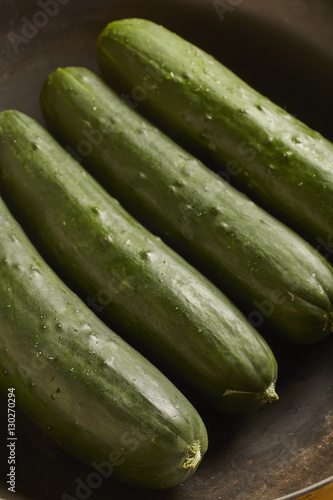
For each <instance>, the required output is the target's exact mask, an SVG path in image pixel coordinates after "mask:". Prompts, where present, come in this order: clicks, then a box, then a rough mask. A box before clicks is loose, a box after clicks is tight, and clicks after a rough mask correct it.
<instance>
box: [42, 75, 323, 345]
mask: <svg viewBox="0 0 333 500" xmlns="http://www.w3.org/2000/svg"><path fill="white" fill-rule="evenodd" d="M41 102H42V108H43V112H44V116H45V118H46V121H47V123H48V124H49V125H50V127H51V128H52V129H53V130H55V131H56V132H57V133H58V134H62V137H63V139H64V140H65V141H66V144H71V146H72V148H73V149H74V150H75V151H76V152H78V153H81V154H82V153H83V156H84V158H85V159H86V160H88V161H89V162H90V163H91V165H92V167H91V169H92V171H93V172H95V174H96V175H97V176H98V177H99V178H100V179H101V180H102V181H103V184H104V185H105V186H108V187H109V189H110V192H112V193H113V194H115V196H117V198H118V199H119V200H120V201H121V202H122V203H124V205H126V208H128V209H129V210H130V211H131V212H132V213H134V214H135V216H136V217H137V218H140V221H141V222H143V223H144V224H145V225H146V226H149V228H150V229H151V230H152V231H153V232H154V233H157V234H158V235H159V236H160V237H162V238H163V239H164V240H165V241H166V242H167V243H168V244H169V245H171V246H173V247H174V248H175V249H176V250H177V251H178V252H179V253H182V254H183V256H184V257H186V259H187V260H189V261H191V262H192V264H195V265H196V266H197V267H198V268H200V270H201V271H204V272H205V273H207V275H208V276H209V277H210V278H211V279H212V280H214V281H215V283H216V284H217V285H218V286H219V287H220V288H221V289H222V290H223V292H224V293H226V294H227V295H229V296H230V297H231V299H232V300H233V301H235V302H236V303H237V305H239V306H240V307H242V309H243V311H244V312H245V313H246V314H247V316H248V319H249V321H250V322H251V323H252V324H253V326H256V327H260V326H263V327H266V330H267V332H268V333H271V332H272V333H273V332H274V333H275V334H276V335H279V336H280V337H281V338H282V339H284V340H287V341H290V342H295V343H311V342H316V341H319V340H321V339H323V338H325V337H326V336H327V335H329V334H330V333H331V332H332V328H333V312H332V311H333V308H332V304H333V273H332V268H331V266H330V265H329V264H328V263H327V261H325V260H324V258H323V257H322V256H321V255H320V254H319V253H318V252H317V251H316V250H315V249H313V248H312V247H311V246H310V245H309V244H308V243H307V242H305V241H304V240H303V239H301V238H300V237H299V236H298V235H297V234H296V233H294V232H293V231H292V230H290V229H289V228H288V227H286V226H284V225H283V224H282V223H280V222H279V221H278V220H276V219H275V218H273V217H272V216H270V215H269V214H268V213H266V212H265V211H264V210H263V209H261V208H259V207H258V206H257V205H255V204H254V203H253V202H252V201H250V200H249V199H248V198H247V197H246V196H245V195H243V194H242V193H240V192H238V191H236V190H235V189H234V188H233V187H231V186H230V185H229V184H228V183H227V182H225V181H224V180H223V179H221V178H219V176H218V175H217V174H215V173H213V172H212V171H211V170H210V169H208V168H207V167H205V166H204V165H203V164H202V163H200V162H199V161H198V160H196V159H195V158H194V157H193V156H191V155H190V154H189V153H187V152H186V151H185V150H183V149H182V148H181V147H180V146H178V145H177V144H175V143H174V142H172V141H171V139H169V138H168V137H167V136H165V135H164V134H163V133H162V132H160V131H159V130H158V129H156V128H155V127H153V126H152V125H151V124H149V122H147V121H146V120H145V119H143V118H142V117H140V115H139V114H137V113H136V112H135V111H134V110H132V109H130V108H128V106H126V104H124V103H123V102H122V100H121V99H120V98H119V97H118V96H117V95H116V94H114V93H113V92H112V91H111V90H110V89H109V88H108V87H107V86H106V84H105V83H104V82H103V81H102V80H101V79H100V78H99V77H98V76H97V75H94V74H93V73H91V72H90V71H89V70H87V69H84V68H65V69H58V70H57V71H55V72H54V73H52V74H51V75H50V76H49V78H48V79H47V82H46V84H45V86H44V88H43V90H42V94H41ZM68 113H70V116H71V118H70V119H69V118H68ZM88 140H89V141H88ZM85 153H89V154H85Z"/></svg>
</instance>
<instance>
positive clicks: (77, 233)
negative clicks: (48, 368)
mask: <svg viewBox="0 0 333 500" xmlns="http://www.w3.org/2000/svg"><path fill="white" fill-rule="evenodd" d="M69 116H70V115H69ZM0 134H1V136H2V138H3V139H2V142H1V143H0V178H1V187H2V189H3V191H4V192H6V199H7V200H8V201H9V202H10V206H11V207H13V208H12V209H13V210H15V213H17V214H19V215H18V217H20V221H22V223H23V224H25V227H28V226H29V227H30V231H31V232H30V234H31V237H32V238H33V239H34V241H35V242H36V245H38V247H39V248H43V252H44V253H45V256H47V259H48V260H49V261H50V263H51V262H52V265H54V266H57V268H59V269H60V268H61V272H62V273H63V274H64V275H66V276H67V278H68V279H71V280H73V282H75V284H76V285H77V287H78V288H77V289H78V290H80V294H81V293H82V295H83V294H84V295H85V297H86V302H87V303H88V304H89V306H90V307H91V308H92V309H94V310H95V311H96V312H98V313H101V314H102V313H103V317H105V318H106V320H107V321H108V322H110V325H111V326H112V327H115V328H116V329H117V331H121V332H124V335H126V339H127V340H129V341H130V342H131V343H132V342H133V345H135V347H138V348H140V350H141V349H144V350H145V354H146V352H147V353H148V355H149V357H150V359H151V360H153V361H154V362H156V363H158V366H159V367H160V368H161V369H163V370H167V372H168V375H169V374H171V376H172V377H175V378H177V381H178V379H179V380H180V381H181V383H184V384H186V386H188V387H190V388H191V391H192V389H193V393H195V394H198V397H199V395H200V399H202V400H203V399H205V398H207V401H209V402H210V403H211V404H212V405H215V406H216V407H217V408H219V409H221V410H223V411H227V412H234V413H239V412H245V411H250V410H254V409H257V408H259V407H260V406H261V405H262V404H263V403H264V402H265V401H268V400H274V399H276V398H277V396H276V393H275V390H274V386H275V382H276V377H277V364H276V360H275V357H274V355H273V353H272V351H271V349H270V347H269V346H268V344H267V342H266V341H265V340H264V339H263V338H262V337H261V336H260V335H259V333H258V332H257V331H256V330H255V329H254V328H253V327H252V326H251V325H250V323H248V321H247V320H246V319H245V318H244V316H243V315H242V314H241V313H240V312H239V311H238V309H236V307H235V306H233V304H232V303H231V302H230V301H229V300H228V299H227V298H226V297H225V296H224V295H223V294H222V293H221V292H220V291H219V290H218V289H217V288H216V287H215V286H214V285H213V284H212V283H211V282H210V281H209V280H208V279H206V278H205V277H204V276H203V275H201V274H200V273H199V272H198V271H197V270H196V269H194V268H193V267H192V266H191V265H190V264H188V263H187V262H186V261H185V260H184V259H183V258H181V257H180V256H179V255H178V254H177V253H175V252H174V251H173V250H171V249H170V248H169V247H168V246H167V245H166V244H165V243H163V241H162V240H161V239H160V238H158V237H156V236H154V235H153V234H151V233H150V232H149V231H148V230H147V229H145V228H144V227H143V226H141V225H140V224H139V222H137V221H136V220H135V219H134V218H133V217H132V216H131V215H129V214H128V212H126V211H125V210H124V209H123V208H122V207H121V206H120V204H119V202H118V201H117V200H116V199H114V198H112V197H111V196H110V195H109V194H108V193H107V192H106V191H105V190H104V189H103V188H102V186H101V185H100V184H98V183H97V182H96V181H95V180H94V179H93V178H92V177H91V176H90V175H89V174H88V173H87V172H86V171H85V170H84V168H83V167H81V165H80V164H79V163H78V162H76V161H75V160H74V159H73V158H72V157H71V156H70V155H69V154H68V153H67V152H66V151H65V150H64V149H63V148H62V147H61V146H59V144H58V143H57V142H56V141H55V140H54V139H52V137H51V136H50V135H49V133H48V132H46V130H44V129H43V127H42V126H40V125H39V124H38V123H37V122H35V121H34V120H33V119H31V118H30V117H28V116H26V115H24V114H22V113H20V112H16V111H10V110H9V111H4V112H2V113H0ZM37 242H38V243H37ZM177 383H178V382H177Z"/></svg>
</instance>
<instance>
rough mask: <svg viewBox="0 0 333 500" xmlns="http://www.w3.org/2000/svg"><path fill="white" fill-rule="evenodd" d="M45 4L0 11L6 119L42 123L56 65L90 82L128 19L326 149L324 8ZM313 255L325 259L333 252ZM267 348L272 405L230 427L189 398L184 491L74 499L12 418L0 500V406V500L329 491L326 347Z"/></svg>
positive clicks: (113, 488) (0, 472) (60, 472)
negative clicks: (275, 109)
mask: <svg viewBox="0 0 333 500" xmlns="http://www.w3.org/2000/svg"><path fill="white" fill-rule="evenodd" d="M46 3H47V2H46V1H45V2H43V1H42V2H39V3H38V2H37V1H30V0H29V1H28V0H21V1H19V0H0V12H1V21H0V33H1V46H0V110H3V109H8V108H16V109H19V110H21V111H23V112H26V113H28V114H29V115H31V116H33V117H35V118H37V119H38V120H40V121H41V122H43V121H42V117H41V113H40V109H39V104H38V94H39V91H40V88H41V85H42V83H43V81H44V79H45V78H46V76H47V75H48V73H50V72H51V71H53V70H54V69H55V68H56V67H58V66H65V65H84V66H87V67H89V68H90V69H92V70H94V71H98V69H97V65H96V61H95V54H94V52H95V41H96V38H97V36H98V34H99V32H100V31H101V30H102V29H103V27H104V26H105V25H106V24H107V22H109V21H111V20H112V19H117V18H122V17H134V16H137V17H145V18H149V19H152V20H154V21H157V22H159V23H162V24H164V25H165V26H167V27H168V28H170V29H172V30H175V31H177V32H178V33H179V34H181V35H183V36H185V37H186V38H188V39H190V40H192V41H193V42H194V43H196V44H198V45H199V46H201V47H203V48H204V49H206V50H208V51H210V52H211V53H213V54H214V55H215V56H217V57H218V58H219V59H220V60H221V61H223V62H224V63H225V64H226V65H227V66H229V67H230V68H231V69H233V70H234V71H236V72H237V73H238V74H239V75H240V76H242V77H243V78H244V79H246V80H247V81H248V82H249V83H250V84H252V85H254V86H255V87H256V88H257V89H258V90H260V91H262V92H263V93H264V94H265V95H267V96H269V97H270V98H271V99H273V100H275V101H276V102H278V103H279V104H280V105H281V106H284V107H285V108H286V109H287V110H288V111H290V112H291V113H293V114H295V115H297V116H298V117H299V118H301V119H302V120H304V121H306V122H307V123H308V124H309V125H310V126H312V127H314V128H316V129H317V130H319V131H321V132H322V133H323V134H324V135H326V136H327V137H328V138H329V139H331V140H333V130H332V121H331V120H332V115H333V99H332V88H333V5H332V2H330V1H329V0H327V1H325V0H320V1H319V0H311V1H309V0H308V1H305V0H303V1H301V0H295V1H291V0H289V1H287V0H286V1H284V0H280V2H267V1H264V0H261V1H260V0H258V1H256V0H247V1H246V0H244V1H236V0H226V1H225V2H222V1H211V0H188V1H187V0H177V1H176V0H175V1H171V0H169V1H168V0H151V1H148V0H147V1H141V0H136V1H126V0H94V2H91V1H86V0H68V2H67V3H66V2H65V0H62V2H60V0H59V2H57V1H56V0H54V1H50V2H49V4H52V5H53V11H52V9H51V7H50V9H51V10H50V11H49V14H48V15H46V16H45V15H44V16H43V15H41V14H38V13H40V12H44V13H45V12H46V11H45V9H44V10H43V9H42V7H41V4H44V5H45V4H46ZM60 3H61V4H60ZM272 4H274V5H272ZM54 6H55V7H54ZM226 6H227V7H226ZM228 6H229V7H228ZM57 7H58V8H57ZM27 20H28V21H30V22H35V24H39V26H38V27H37V28H36V26H35V28H36V29H33V27H31V25H29V26H30V31H29V27H26V28H24V26H28V25H27ZM9 33H14V34H15V35H20V36H24V39H18V38H13V37H12V36H9ZM29 37H30V38H29ZM10 39H11V40H12V41H10ZM13 40H16V42H13ZM18 40H20V42H18ZM24 40H25V41H24ZM323 251H324V253H325V252H326V253H328V254H332V252H333V249H332V248H323ZM272 346H273V348H274V350H275V352H276V356H277V358H278V361H279V365H280V376H279V381H278V385H277V390H278V392H279V395H280V400H279V401H278V402H276V403H274V404H271V405H268V406H266V407H265V408H264V409H262V410H260V411H259V412H257V413H255V414H253V415H249V416H245V417H228V416H224V415H218V414H216V413H214V412H210V411H209V410H207V408H202V407H201V405H200V401H196V400H195V398H193V399H192V401H193V403H194V404H195V405H196V406H197V408H198V410H199V411H200V413H201V414H202V417H203V418H204V420H205V422H206V425H207V428H208V432H209V437H210V448H209V451H208V453H207V455H206V457H205V459H204V461H203V463H202V464H201V466H200V468H199V470H198V471H197V473H196V474H195V475H194V476H193V477H192V478H191V479H190V480H188V481H187V482H186V483H185V484H184V485H181V486H179V487H177V488H175V489H173V490H169V491H164V492H149V491H144V490H137V489H136V488H132V487H130V486H126V485H122V484H120V483H117V482H115V481H112V480H105V481H103V483H102V485H101V486H99V487H98V488H90V489H89V488H88V489H87V488H84V487H83V486H82V484H83V483H84V484H87V480H88V478H89V474H90V472H91V471H90V470H89V469H88V468H87V467H86V466H84V465H82V464H80V463H79V462H77V461H76V460H74V459H72V458H71V457H69V456H68V455H67V454H65V453H64V452H62V451H61V450H60V449H59V448H58V447H57V446H56V445H55V444H54V443H53V442H52V441H51V440H50V439H49V438H48V437H46V436H45V435H42V434H41V433H40V432H39V431H38V429H37V428H36V427H35V426H34V425H33V424H32V423H31V422H30V421H29V420H28V419H27V418H26V417H25V416H24V414H23V413H21V412H18V414H17V422H16V429H17V430H16V432H17V437H18V440H17V483H16V493H15V494H13V493H11V492H8V490H7V486H8V485H7V484H6V480H7V478H6V474H7V469H8V465H7V463H6V462H7V448H6V442H5V434H6V429H7V412H6V408H7V406H6V404H7V402H6V398H5V397H4V396H3V395H0V436H1V438H0V497H1V498H3V499H5V500H7V499H14V500H28V499H29V500H45V499H46V498H47V499H49V500H53V499H54V500H55V499H59V500H60V499H61V498H63V499H65V498H66V497H63V496H62V495H64V493H65V492H66V493H67V494H68V495H69V497H67V498H92V499H95V500H104V499H112V498H114V499H117V500H131V499H133V500H134V499H135V500H157V499H158V500H189V499H192V498H193V499H194V498H195V499H200V500H201V499H207V500H219V499H223V500H226V499H227V500H275V499H280V500H281V499H282V498H286V499H287V498H288V500H291V499H293V498H296V497H297V496H298V493H297V492H299V491H300V490H302V494H303V495H305V494H306V493H307V492H311V491H312V490H314V489H315V485H316V483H318V482H323V484H325V483H327V482H329V481H332V480H333V465H332V464H333V390H332V385H333V363H332V359H333V339H332V338H330V339H327V340H326V341H324V342H322V343H321V344H318V345H315V346H310V347H295V346H286V345H279V344H277V343H274V344H273V345H272ZM78 484H80V485H81V489H79V490H77V491H76V488H77V487H78Z"/></svg>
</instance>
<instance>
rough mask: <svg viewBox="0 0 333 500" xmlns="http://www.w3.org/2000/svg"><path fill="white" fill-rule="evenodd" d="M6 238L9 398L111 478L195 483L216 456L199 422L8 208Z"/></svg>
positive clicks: (1, 312)
mask: <svg viewBox="0 0 333 500" xmlns="http://www.w3.org/2000/svg"><path fill="white" fill-rule="evenodd" d="M18 140H19V139H18ZM0 228H1V233H0V234H1V236H0V266H1V280H0V339H1V348H0V388H1V390H3V391H4V392H5V393H8V390H9V389H11V392H12V393H13V394H15V399H16V401H17V404H18V405H19V406H20V407H21V408H22V410H24V411H25V412H26V414H27V415H28V416H29V417H30V418H31V419H32V420H33V421H34V422H35V423H36V424H37V425H38V426H39V427H40V428H41V429H42V430H43V431H44V432H45V433H47V434H48V435H49V436H51V438H53V439H54V440H55V441H56V442H57V443H58V444H59V445H60V446H61V447H62V448H63V449H65V450H66V451H68V452H69V453H71V454H72V455H74V456H75V457H77V458H78V459H79V460H81V461H83V462H86V463H87V464H89V465H90V466H91V467H93V468H95V469H96V470H97V471H98V472H99V474H100V476H102V477H104V478H105V477H108V476H110V475H112V477H114V478H115V479H118V480H121V481H124V482H128V483H132V484H135V485H138V486H141V487H146V488H152V489H155V488H169V487H173V486H175V485H177V484H179V483H180V482H183V481H184V480H186V479H187V478H188V477H190V476H191V474H193V472H194V471H195V470H196V469H197V467H198V464H199V463H200V461H201V459H202V457H203V455H204V454H205V452H206V449H207V433H206V429H205V426H204V424H203V421H202V420H201V418H200V416H199V414H198V412H197V411H196V410H195V409H194V407H193V406H192V405H191V404H190V403H189V401H188V400H187V399H186V398H185V397H184V396H183V395H182V394H181V393H180V392H179V390H178V389H177V388H176V387H175V386H174V385H173V384H172V383H171V382H170V381H169V380H168V379H167V378H166V377H165V376H164V375H163V374H162V373H161V372H160V371H159V370H158V369H157V368H156V367H155V366H153V365H152V364H151V363H150V362H149V361H148V360H147V359H145V358H144V357H143V356H142V355H141V354H139V353H138V352H137V351H135V350H134V349H133V348H132V347H130V346H129V345H128V344H127V343H125V342H124V341H123V340H122V339H121V338H120V337H119V336H118V335H116V334H115V333H114V332H113V331H111V330H110V329H109V328H108V327H107V326H106V325H105V324H104V323H103V322H102V321H101V320H100V319H98V318H97V316H96V315H95V314H94V313H93V312H92V311H91V310H90V309H89V308H88V307H87V306H86V305H85V304H84V303H83V302H82V301H81V300H80V299H79V298H78V297H77V295H75V294H74V293H73V292H72V291H71V290H70V289H69V288H67V286H66V285H65V284H64V283H63V282H62V281H61V280H60V278H59V277H58V276H57V275H56V274H55V273H54V272H53V270H51V269H50V268H49V267H48V265H47V264H46V263H45V261H44V260H43V259H42V257H41V256H40V255H39V254H38V252H37V250H36V249H35V247H34V246H33V245H32V243H31V242H30V240H29V239H28V238H27V236H26V234H25V233H24V232H23V230H22V228H21V227H20V226H19V225H18V223H17V222H16V220H14V219H13V217H12V215H11V214H10V212H9V211H8V208H7V207H6V205H5V204H4V202H3V201H2V199H0ZM8 439H9V440H10V437H9V438H8ZM94 477H95V479H96V472H95V476H94ZM101 479H102V478H101V477H99V479H98V477H97V480H101Z"/></svg>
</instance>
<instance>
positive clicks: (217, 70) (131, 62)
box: [97, 19, 333, 254]
mask: <svg viewBox="0 0 333 500" xmlns="http://www.w3.org/2000/svg"><path fill="white" fill-rule="evenodd" d="M97 55H98V61H99V65H100V67H101V69H102V72H103V74H104V75H105V76H106V77H107V78H108V79H109V80H110V82H113V84H115V83H116V82H117V84H118V86H121V88H122V90H123V95H124V98H125V99H126V100H128V102H129V103H130V104H131V105H133V106H136V107H137V109H139V110H140V111H142V110H145V111H146V112H147V113H148V114H149V116H150V117H153V119H154V120H155V121H156V123H159V124H160V125H162V126H163V127H165V130H167V131H169V132H170V133H172V134H173V135H174V137H177V139H179V140H181V141H185V142H184V144H186V146H187V147H190V148H193V151H196V154H198V155H202V156H201V158H202V159H204V161H208V160H210V161H212V162H213V163H214V164H216V163H217V164H218V165H220V169H221V168H222V165H223V170H221V174H223V175H224V176H227V177H228V178H230V180H232V181H235V183H236V185H237V186H238V187H241V188H242V189H246V190H247V191H248V192H249V193H251V194H252V196H253V197H255V199H256V200H257V201H258V202H259V201H260V202H261V203H262V204H263V205H264V206H265V207H266V208H267V209H269V210H270V211H271V212H272V213H273V214H274V215H276V216H277V217H279V218H281V219H282V220H283V221H284V222H286V223H287V224H288V225H290V226H291V227H292V228H293V229H294V230H296V231H297V232H299V233H300V234H302V236H304V237H306V238H308V239H309V240H310V241H311V243H312V244H314V245H315V246H316V247H321V248H322V249H324V247H328V248H329V249H330V252H329V253H330V254H331V253H332V248H333V243H332V241H333V240H332V238H333V204H332V198H333V169H332V163H333V145H332V143H331V142H329V141H328V140H327V139H325V138H324V137H322V136H321V135H320V134H319V133H318V132H316V131H314V130H312V129H310V128H309V127H308V126H306V125H305V124H304V123H302V122H301V121H299V120H298V119H296V118H295V117H293V116H291V115H290V114H289V113H287V112H286V111H285V110H284V109H282V108H280V107H279V106H277V105H276V104H274V103H272V102H271V101H270V100H269V99H268V98H266V97H264V96H262V95H261V94H260V93H258V92H257V91H256V90H254V89H253V88H251V87H250V86H249V85H247V84H246V83H245V82H244V81H242V80H241V79H240V78H239V77H237V76H236V75H235V74H234V73H232V72H231V71H230V70H228V69H227V68H226V67H224V66H223V65H222V64H221V63H220V62H218V61H217V60H216V59H215V58H213V57H212V56H210V55H209V54H207V53H205V52H203V51H202V50H200V49H199V48H197V47H196V46H194V45H193V44H191V43H189V42H188V41H185V40H184V39H182V38H181V37H179V36H177V35H176V34H174V33H172V32H170V31H168V30H167V29H165V28H163V27H161V26H158V25H157V24H155V23H153V22H150V21H147V20H143V19H123V20H119V21H114V22H112V23H110V24H109V25H108V26H107V27H106V28H105V30H104V31H103V32H102V34H101V35H100V37H99V40H98V48H97ZM125 89H126V90H125Z"/></svg>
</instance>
